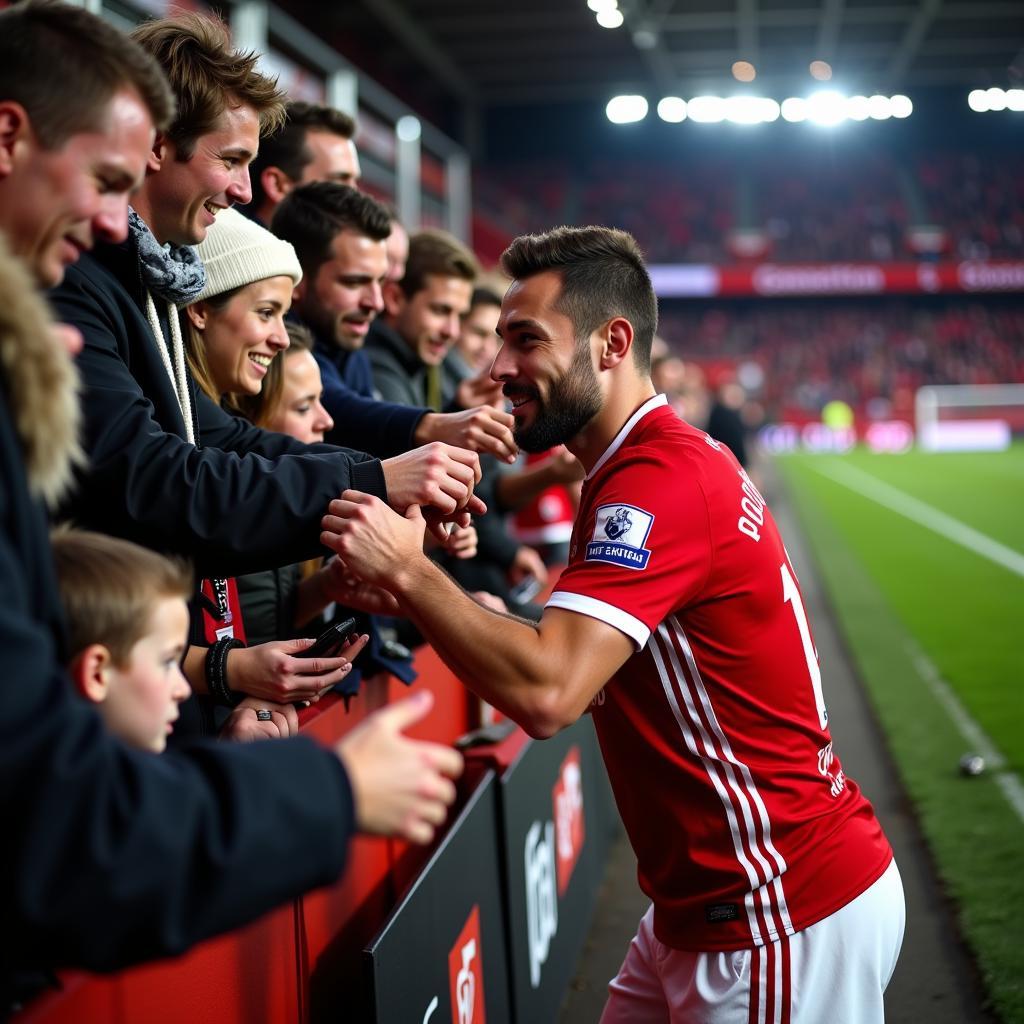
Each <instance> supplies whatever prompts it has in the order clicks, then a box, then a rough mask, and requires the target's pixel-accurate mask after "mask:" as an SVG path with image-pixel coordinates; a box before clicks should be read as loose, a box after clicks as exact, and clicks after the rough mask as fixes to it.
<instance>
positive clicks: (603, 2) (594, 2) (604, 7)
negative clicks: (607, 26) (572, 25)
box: [587, 0, 619, 14]
mask: <svg viewBox="0 0 1024 1024" xmlns="http://www.w3.org/2000/svg"><path fill="white" fill-rule="evenodd" d="M587 6H588V7H589V8H590V9H591V10H592V11H593V12H594V13H595V14H600V13H601V12H602V11H614V10H615V9H616V8H617V7H618V6H619V0H587Z"/></svg>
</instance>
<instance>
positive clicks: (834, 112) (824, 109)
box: [807, 89, 846, 128]
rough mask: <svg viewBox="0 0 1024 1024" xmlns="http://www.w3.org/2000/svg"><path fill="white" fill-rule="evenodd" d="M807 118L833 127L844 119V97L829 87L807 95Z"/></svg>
mask: <svg viewBox="0 0 1024 1024" xmlns="http://www.w3.org/2000/svg"><path fill="white" fill-rule="evenodd" d="M807 120H808V121H813V122H814V124H819V125H822V126H823V127H825V128H833V127H835V126H836V125H837V124H840V123H841V122H842V121H845V120H846V97H845V96H843V95H842V93H838V92H835V91H833V90H831V89H829V90H825V91H824V92H816V93H812V94H811V95H810V96H808V97H807Z"/></svg>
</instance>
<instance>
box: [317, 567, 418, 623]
mask: <svg viewBox="0 0 1024 1024" xmlns="http://www.w3.org/2000/svg"><path fill="white" fill-rule="evenodd" d="M321 572H322V573H323V574H324V579H323V584H324V594H325V595H326V597H327V599H328V600H330V601H337V602H338V604H341V605H344V606H345V607H346V608H354V609H356V610H357V611H361V612H366V613H367V614H368V615H401V614H402V612H401V610H400V609H399V607H398V601H397V600H396V599H395V597H394V596H393V595H392V594H389V593H388V592H387V591H386V590H384V589H383V587H375V586H373V584H371V583H365V582H364V581H363V580H361V579H360V578H359V577H358V576H357V575H356V574H355V573H354V572H352V570H351V569H349V568H348V566H347V565H345V563H344V562H343V561H342V560H341V559H340V558H332V559H331V560H330V561H329V562H328V563H327V565H325V566H324V568H323V569H322V570H321Z"/></svg>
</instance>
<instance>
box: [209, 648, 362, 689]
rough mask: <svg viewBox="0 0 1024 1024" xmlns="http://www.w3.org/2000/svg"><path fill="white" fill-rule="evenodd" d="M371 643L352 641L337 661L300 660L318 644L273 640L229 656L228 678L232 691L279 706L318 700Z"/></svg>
mask: <svg viewBox="0 0 1024 1024" xmlns="http://www.w3.org/2000/svg"><path fill="white" fill-rule="evenodd" d="M368 639H369V637H367V636H362V637H360V638H359V639H358V640H356V641H350V642H349V643H347V644H346V645H345V646H344V647H343V648H342V649H341V651H340V652H339V654H338V655H337V657H334V658H300V657H298V655H300V654H301V653H302V652H303V651H305V650H306V649H307V648H309V647H312V646H313V644H314V643H315V642H316V641H315V640H313V639H311V638H304V639H300V640H271V641H270V642H269V643H265V644H256V645H254V646H253V647H238V648H235V649H234V650H231V651H229V652H228V656H227V658H228V660H227V677H228V685H229V686H230V687H231V689H232V690H235V691H237V692H240V693H245V694H248V695H249V696H250V697H259V698H263V699H265V700H268V701H274V702H275V703H279V704H290V703H293V702H296V701H302V700H310V701H311V700H315V699H317V698H318V697H319V696H320V695H321V694H322V693H326V692H327V691H328V690H330V688H331V687H332V686H334V685H335V684H336V683H340V682H341V680H342V679H344V678H345V676H347V675H348V673H349V672H350V671H351V670H352V662H353V661H354V660H355V658H356V656H357V655H358V654H359V652H360V651H361V650H362V649H363V648H364V647H365V646H366V642H367V640H368Z"/></svg>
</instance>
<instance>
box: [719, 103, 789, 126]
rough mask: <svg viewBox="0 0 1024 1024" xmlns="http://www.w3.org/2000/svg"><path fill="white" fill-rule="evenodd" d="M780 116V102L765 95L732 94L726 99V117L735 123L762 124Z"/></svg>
mask: <svg viewBox="0 0 1024 1024" xmlns="http://www.w3.org/2000/svg"><path fill="white" fill-rule="evenodd" d="M778 116H779V105H778V103H776V102H775V100H770V99H767V98H765V97H764V96H730V97H729V98H728V99H727V100H726V101H725V119H726V120H727V121H732V123H733V124H761V123H762V122H763V121H775V120H777V119H778Z"/></svg>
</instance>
